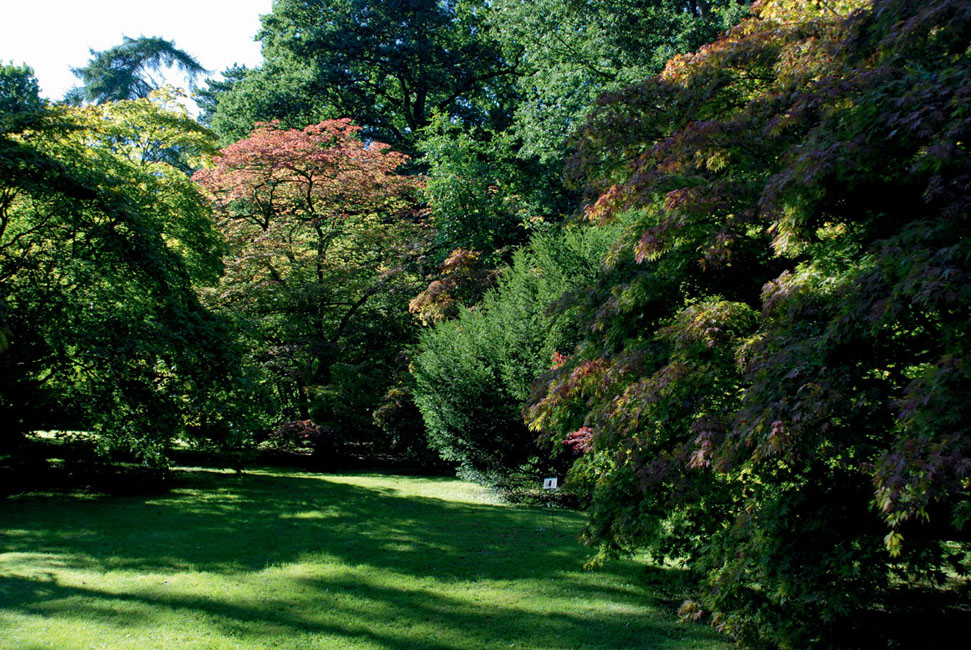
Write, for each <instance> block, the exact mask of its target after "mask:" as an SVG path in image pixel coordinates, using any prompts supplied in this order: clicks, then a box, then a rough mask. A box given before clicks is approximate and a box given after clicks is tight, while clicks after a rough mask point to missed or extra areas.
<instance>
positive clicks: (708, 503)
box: [0, 0, 971, 648]
mask: <svg viewBox="0 0 971 650" xmlns="http://www.w3.org/2000/svg"><path fill="white" fill-rule="evenodd" d="M969 29H971V5H969V3H967V2H964V1H959V0H935V1H934V2H928V3H921V4H920V5H919V6H918V5H916V4H915V3H908V2H905V1H903V0H874V1H873V2H868V1H866V0H830V1H826V2H808V3H806V2H795V1H793V0H763V1H761V2H756V3H753V4H752V5H751V6H750V5H749V3H747V2H741V1H735V0H724V1H716V0H711V1H697V2H687V1H684V0H680V1H679V0H638V1H635V2H630V1H621V0H616V1H615V0H601V1H599V2H594V1H592V0H537V1H535V2H528V3H524V2H519V1H517V0H496V1H493V2H486V1H485V0H449V1H442V0H410V1H403V0H396V1H392V0H384V1H381V2H374V1H371V2H364V1H359V0H344V1H340V2H338V1H337V0H314V1H312V2H306V1H303V2H290V1H289V0H278V2H276V3H274V7H273V11H272V12H271V13H270V14H268V15H266V16H264V17H263V27H262V30H261V32H260V33H259V35H258V38H259V39H260V41H261V42H262V44H263V55H264V61H263V63H262V64H261V65H260V66H258V67H255V68H252V69H247V68H241V67H235V68H232V69H230V70H227V71H226V72H225V73H224V75H223V79H222V80H220V81H210V83H209V84H208V86H207V88H206V89H204V90H202V91H201V92H200V100H199V101H200V105H201V106H202V108H203V112H202V115H201V116H200V118H199V120H198V121H196V120H193V119H191V118H190V117H189V116H188V115H187V114H186V113H185V112H184V110H182V109H179V108H178V105H177V104H176V103H175V99H176V98H175V97H174V96H173V95H172V94H171V92H170V91H165V90H162V91H157V92H154V93H150V92H149V91H151V90H152V88H151V85H152V84H151V83H150V80H149V81H146V79H145V76H144V74H143V73H144V71H145V70H147V69H151V68H152V66H153V65H156V64H158V63H178V64H179V65H181V66H182V67H183V68H184V69H186V70H187V71H189V72H193V71H197V67H198V68H201V66H198V64H197V63H196V62H195V61H194V60H193V59H191V57H188V55H186V54H185V53H182V52H180V51H178V50H175V49H174V46H173V45H172V44H171V43H169V42H167V41H164V40H162V39H126V41H125V43H123V44H122V45H121V46H119V47H118V48H114V49H112V50H107V51H105V52H100V53H92V62H91V63H90V64H89V66H87V67H86V68H81V69H79V70H78V71H77V72H78V76H79V78H80V79H81V81H82V82H83V83H84V85H83V86H82V87H81V88H79V89H78V90H77V91H75V92H73V93H72V94H71V95H70V96H69V97H68V98H67V99H68V101H65V102H61V103H56V104H50V103H48V102H45V101H43V100H41V99H40V98H39V97H38V91H37V85H36V81H34V80H33V78H32V76H31V74H30V71H29V69H27V68H25V67H15V66H6V67H3V68H2V74H0V108H2V112H0V115H2V116H3V118H2V119H3V121H2V129H0V154H2V155H0V166H2V168H3V173H2V174H0V183H2V185H0V326H2V328H0V332H2V335H0V350H2V352H0V410H2V411H3V413H0V418H3V419H4V421H7V422H11V423H14V425H13V426H12V427H11V428H9V429H8V430H7V432H5V434H4V439H3V445H4V448H5V449H6V450H7V455H6V457H5V460H4V462H5V463H8V464H9V463H15V462H16V459H17V458H18V454H20V455H22V453H23V452H22V450H23V445H24V444H25V443H24V440H26V438H25V436H26V434H28V433H30V432H34V431H38V430H63V431H74V430H83V431H86V432H93V436H91V438H90V439H91V440H93V441H94V442H93V444H94V445H95V449H96V452H97V453H96V458H97V459H100V461H99V462H109V461H119V460H121V461H126V462H137V463H141V464H143V465H148V466H154V467H165V466H166V465H167V464H168V463H169V462H170V458H171V452H172V449H173V448H174V447H175V446H177V445H190V446H197V447H201V448H207V449H213V450H216V451H217V452H218V453H220V454H223V455H228V456H229V457H232V458H234V459H235V460H234V462H238V460H239V458H240V455H241V454H242V453H244V451H245V450H247V449H253V448H255V447H258V446H267V445H270V446H272V445H276V446H291V447H294V446H295V447H311V448H314V447H315V448H316V449H317V452H318V453H319V454H321V455H339V454H341V453H350V452H352V451H353V453H357V454H365V455H368V454H370V455H372V456H373V455H380V454H395V455H398V456H402V457H407V458H410V459H411V460H412V461H413V462H416V463H429V462H440V460H441V459H444V460H445V461H447V462H448V463H450V464H451V465H452V466H454V467H456V468H458V470H459V471H460V472H462V473H463V474H464V475H466V476H468V477H471V478H475V479H476V480H479V481H483V482H486V483H488V484H491V485H493V486H496V487H497V488H499V489H501V490H504V491H505V493H506V494H507V495H509V496H510V497H513V496H515V495H516V494H518V493H520V492H521V490H522V488H523V486H528V485H532V484H534V483H535V482H536V480H537V478H539V477H542V476H546V475H559V476H562V477H565V479H566V487H567V490H568V491H569V493H570V494H572V495H573V497H574V498H575V499H576V502H577V503H578V504H579V505H580V506H581V507H583V508H584V509H585V510H586V512H587V514H588V523H587V526H586V528H585V531H584V534H583V539H584V541H585V542H586V543H588V544H590V545H591V546H593V547H594V548H596V549H597V558H599V559H607V558H609V557H610V556H612V555H615V554H618V553H630V552H634V551H638V550H646V551H648V552H650V553H651V554H652V555H653V556H655V557H656V558H658V559H669V560H672V561H678V562H683V563H684V564H685V565H686V566H687V567H688V570H689V572H690V574H691V575H692V577H693V585H694V586H693V593H694V596H693V597H692V598H691V599H689V600H687V601H685V602H684V603H683V605H682V606H681V614H682V616H683V617H684V618H686V619H691V620H704V621H708V622H710V623H712V624H713V625H715V626H716V627H717V628H718V629H720V630H721V631H722V632H724V633H725V634H727V635H729V636H730V637H732V638H733V639H735V640H736V641H738V643H739V644H741V645H745V646H748V647H783V648H804V647H840V648H846V647H857V646H865V645H866V643H867V641H866V639H865V638H864V635H865V632H864V630H865V626H863V625H862V624H861V620H862V619H864V618H866V616H865V614H866V613H867V612H872V611H874V610H879V609H883V608H886V607H889V605H887V603H889V602H891V599H892V596H893V594H895V593H897V592H898V591H899V590H901V589H907V588H908V587H909V586H914V585H925V586H926V585H935V586H937V587H938V588H951V587H953V585H954V584H956V582H960V581H963V580H966V578H967V575H968V561H967V551H968V546H967V544H968V536H967V527H966V525H965V524H966V522H967V521H968V519H971V505H969V504H971V500H969V489H971V484H969V480H971V479H969V468H971V462H969V460H968V458H969V455H971V454H969V439H968V434H967V423H968V421H969V418H968V413H967V409H968V407H967V404H966V400H965V399H964V398H963V395H964V394H965V393H966V392H967V389H968V388H969V387H971V380H969V378H971V374H969V370H968V361H969V350H968V340H967V339H968V329H967V327H968V326H967V323H968V322H969V316H971V314H969V309H968V306H969V304H971V301H969V299H971V295H969V292H968V286H969V285H968V283H967V272H968V266H969V260H971V253H969V250H968V246H969V244H968V242H969V241H971V240H969V237H968V235H969V234H971V233H969V228H968V223H967V219H968V216H967V215H968V198H967V197H968V196H969V192H968V190H969V189H971V187H969V186H971V169H969V164H971V163H969V157H968V153H967V142H968V129H969V124H971V118H969V116H968V110H967V108H966V105H967V103H968V102H967V97H968V92H969V88H971V81H969V80H971V73H969V66H968V63H969V60H968V50H967V42H968V33H969ZM194 66H196V67H194ZM119 71H120V72H119ZM117 74H120V75H121V76H120V77H118V78H113V77H112V76H111V75H117ZM88 435H90V434H88ZM18 450H20V451H18ZM907 593H912V592H907ZM914 593H915V592H914Z"/></svg>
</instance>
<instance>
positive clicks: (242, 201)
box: [195, 119, 421, 428]
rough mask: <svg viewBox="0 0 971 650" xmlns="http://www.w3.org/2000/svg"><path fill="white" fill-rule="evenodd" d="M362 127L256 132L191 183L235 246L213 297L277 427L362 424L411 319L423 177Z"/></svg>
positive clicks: (345, 123)
mask: <svg viewBox="0 0 971 650" xmlns="http://www.w3.org/2000/svg"><path fill="white" fill-rule="evenodd" d="M360 130H361V129H360V128H359V127H357V126H354V125H352V124H351V123H350V121H349V120H346V119H344V120H329V121H325V122H321V123H319V124H315V125H312V126H308V127H306V128H304V129H286V128H282V127H280V126H279V125H278V124H275V123H271V124H258V125H257V126H256V128H255V129H254V130H253V132H252V133H251V135H250V136H249V137H248V138H246V139H244V140H241V141H239V142H237V143H235V144H233V145H230V146H228V147H226V148H224V149H222V150H221V151H220V152H219V154H218V155H217V156H216V157H215V159H214V162H213V165H212V166H211V168H209V169H204V170H201V171H199V172H197V173H196V175H195V179H196V181H198V183H199V184H200V185H201V186H202V187H203V188H205V189H206V191H207V192H208V193H209V194H210V195H211V196H212V199H213V204H214V206H215V209H216V212H217V219H218V226H219V228H220V230H221V231H222V233H223V235H224V237H225V238H226V243H227V246H228V248H229V252H228V255H227V257H226V273H225V275H224V276H223V278H222V280H221V282H220V285H219V287H218V290H217V292H215V293H214V294H213V295H212V296H210V301H211V303H212V304H213V305H215V306H218V308H219V309H220V310H223V311H226V312H227V313H231V314H234V315H236V316H237V318H238V322H239V323H240V325H241V326H242V327H243V328H244V329H245V330H246V331H247V334H246V336H247V339H248V342H249V343H248V345H249V354H250V361H251V362H252V363H253V364H255V366H256V367H258V368H259V370H260V373H261V374H260V376H261V377H262V382H263V384H264V386H265V387H266V388H267V389H268V390H269V391H270V392H271V393H272V395H273V397H274V399H275V400H276V401H275V403H276V406H275V407H274V408H273V411H275V412H272V411H271V413H269V414H268V416H267V417H269V418H271V419H273V418H277V419H279V418H281V417H282V418H283V419H297V418H299V419H301V420H306V419H308V418H313V419H315V420H316V421H317V422H318V423H319V424H321V425H335V424H336V423H338V421H341V420H342V418H343V421H341V422H340V423H342V424H344V425H346V426H345V427H342V428H350V427H351V423H348V422H347V421H346V418H348V417H350V418H352V419H353V418H357V420H356V421H355V422H354V423H353V424H354V427H355V428H360V427H361V426H364V427H365V428H367V427H368V426H370V415H367V410H368V409H369V408H372V407H373V403H372V402H373V401H374V400H376V399H377V398H378V397H379V396H380V393H379V390H376V389H380V388H381V387H382V385H384V384H383V382H384V383H386V382H387V377H385V376H384V375H385V373H386V371H385V370H384V368H386V367H387V366H389V365H391V364H390V359H389V357H390V358H391V359H393V356H394V354H396V353H397V351H398V349H397V342H398V341H399V340H400V338H401V337H402V336H403V334H402V332H401V330H402V328H404V327H407V324H408V323H407V321H408V314H407V299H408V298H409V297H410V296H411V295H413V293H414V291H415V285H414V278H413V277H412V275H411V274H410V264H411V262H412V258H414V257H415V256H416V253H415V249H414V248H413V247H414V245H415V242H416V239H415V238H416V237H417V232H418V224H417V222H418V214H417V213H416V211H415V209H414V208H415V205H416V195H417V191H418V189H419V181H418V179H416V178H414V177H409V176H405V175H402V174H400V173H398V171H397V170H398V168H400V167H401V166H402V165H403V164H404V163H405V162H406V161H407V157H406V156H404V155H403V154H400V153H397V152H394V151H391V150H390V149H389V147H388V146H387V145H385V144H382V143H380V142H374V141H371V142H367V143H365V142H364V141H362V140H361V139H360V137H359V132H360ZM418 250H421V247H418ZM362 422H363V423H364V424H363V425H362V424H361V423H362ZM271 424H273V423H272V422H271ZM276 424H279V422H278V421H277V422H276Z"/></svg>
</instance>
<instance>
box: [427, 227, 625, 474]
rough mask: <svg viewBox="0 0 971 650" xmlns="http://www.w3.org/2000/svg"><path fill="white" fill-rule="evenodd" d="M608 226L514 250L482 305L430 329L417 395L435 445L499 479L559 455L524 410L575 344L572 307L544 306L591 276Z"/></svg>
mask: <svg viewBox="0 0 971 650" xmlns="http://www.w3.org/2000/svg"><path fill="white" fill-rule="evenodd" d="M610 235H611V232H610V231H609V230H603V231H598V230H589V229H570V230H566V231H564V232H562V233H559V232H557V233H550V234H539V235H537V236H535V237H534V238H533V239H532V241H531V242H530V244H529V245H528V246H526V247H524V248H523V249H520V250H519V251H517V252H516V254H515V255H514V256H513V263H512V265H511V267H509V268H506V269H504V270H503V271H502V273H501V274H500V277H499V280H498V285H497V287H496V288H494V289H492V290H490V291H489V292H487V293H486V294H485V296H484V298H483V300H482V302H481V304H480V305H478V306H476V307H475V308H474V309H473V310H468V309H467V310H464V311H462V312H461V313H460V315H459V316H458V318H456V319H454V320H450V321H445V322H442V323H439V324H438V325H437V326H435V327H433V328H430V329H428V330H425V331H424V332H423V333H422V335H421V339H420V343H419V349H420V352H419V354H418V355H417V356H416V358H415V360H414V368H413V372H414V375H415V382H416V387H415V402H416V403H417V405H418V408H419V409H420V410H421V413H422V416H423V417H424V420H425V425H426V427H427V428H428V437H429V441H430V443H431V445H432V446H433V447H434V448H435V449H437V450H438V452H439V453H440V454H441V455H442V457H443V458H445V459H446V460H450V461H454V462H458V463H460V464H461V465H462V467H463V469H464V470H465V471H466V472H468V473H474V474H477V475H479V476H480V477H482V478H484V479H485V480H487V481H491V482H493V483H496V482H501V481H502V480H504V478H506V477H508V476H509V475H510V474H512V473H514V472H516V471H518V470H520V469H522V468H523V467H525V466H530V467H531V469H532V470H534V471H535V470H538V469H548V468H549V467H550V463H551V462H552V460H553V459H554V458H555V457H557V456H558V455H559V454H558V453H557V452H553V453H550V452H549V451H548V450H547V449H544V448H543V447H542V446H541V445H538V444H537V443H536V441H535V436H534V435H532V434H530V433H529V431H527V429H526V427H525V425H524V424H523V420H522V415H521V408H522V406H523V404H524V403H525V401H526V398H527V396H528V395H529V390H530V386H531V384H532V382H533V381H534V380H535V379H536V378H537V377H539V376H540V375H542V374H543V373H544V372H545V371H547V370H548V369H549V365H550V359H551V358H552V357H553V355H554V353H556V352H557V351H558V350H560V349H568V348H570V347H572V346H573V344H574V342H575V341H576V338H577V337H578V334H579V333H578V331H577V328H576V325H575V322H574V320H573V315H574V314H573V312H569V311H568V312H565V313H562V314H558V315H556V316H551V315H549V314H547V307H548V306H549V305H550V304H551V303H553V302H554V301H557V300H559V299H560V298H561V297H562V296H563V294H564V293H565V292H569V291H571V290H578V289H581V288H583V287H584V286H585V285H586V284H587V283H589V282H591V280H592V278H593V276H594V275H595V274H596V272H597V270H598V269H599V265H600V260H601V259H602V257H603V255H604V253H605V252H606V247H607V243H608V241H609V238H610Z"/></svg>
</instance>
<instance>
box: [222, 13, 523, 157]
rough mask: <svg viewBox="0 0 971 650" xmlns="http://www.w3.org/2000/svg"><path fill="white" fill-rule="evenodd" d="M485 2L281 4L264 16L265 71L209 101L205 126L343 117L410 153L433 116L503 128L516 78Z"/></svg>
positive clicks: (225, 131) (236, 133)
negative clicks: (211, 111) (211, 108)
mask: <svg viewBox="0 0 971 650" xmlns="http://www.w3.org/2000/svg"><path fill="white" fill-rule="evenodd" d="M488 5H489V3H488V2H485V1H484V0H449V1H447V2H443V1H442V0H408V1H407V2H402V1H400V0H377V1H376V0H310V1H305V0H304V1H296V0H280V1H278V2H275V3H274V5H273V11H272V12H271V13H269V14H267V15H266V16H264V17H263V29H262V31H261V32H260V34H259V39H260V41H261V42H262V43H263V57H264V60H265V62H264V64H263V65H262V66H261V67H260V68H258V69H255V70H249V71H247V73H246V74H245V76H243V78H242V79H241V80H240V81H238V82H237V83H236V84H234V85H233V88H232V89H231V90H229V91H227V92H225V93H223V94H222V95H221V96H220V97H218V99H217V103H218V106H217V109H216V112H215V115H214V116H213V117H212V124H213V127H214V128H215V129H216V130H217V131H218V132H219V133H220V134H221V135H223V136H225V137H232V138H240V137H243V136H245V135H246V134H247V133H248V132H249V130H250V128H252V125H253V123H254V122H256V121H267V120H270V119H279V120H281V122H282V123H283V124H285V125H288V126H298V127H299V126H304V125H306V124H308V123H311V122H316V121H319V120H320V119H325V118H338V117H345V116H352V117H353V119H354V120H355V122H356V123H357V124H359V125H361V126H362V127H363V133H362V135H363V136H364V137H366V138H375V139H378V140H381V141H384V142H389V143H391V144H392V146H394V147H395V148H396V149H398V150H402V151H405V152H408V153H411V152H412V151H413V149H414V143H415V139H416V138H417V136H418V135H419V133H420V131H421V130H422V129H423V128H424V127H425V126H426V125H427V124H428V122H429V120H430V119H431V116H432V114H433V113H434V112H442V113H445V114H448V115H450V116H451V117H453V118H455V119H459V120H462V121H467V122H474V123H477V124H488V123H490V122H491V121H494V120H496V119H502V118H503V114H502V112H501V110H500V111H499V113H498V114H497V113H496V109H497V107H499V108H500V109H501V106H503V104H504V103H505V102H504V97H505V95H507V94H508V92H509V78H510V76H511V75H512V74H513V73H514V72H515V66H514V65H511V64H510V63H509V62H507V61H506V59H505V58H504V57H503V55H502V52H501V51H500V48H499V46H498V44H497V43H496V42H495V39H494V38H493V35H492V34H491V32H490V31H489V29H488V28H487V26H486V24H485V15H486V14H487V13H488V12H489V6H488Z"/></svg>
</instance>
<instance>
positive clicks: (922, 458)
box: [528, 0, 971, 648]
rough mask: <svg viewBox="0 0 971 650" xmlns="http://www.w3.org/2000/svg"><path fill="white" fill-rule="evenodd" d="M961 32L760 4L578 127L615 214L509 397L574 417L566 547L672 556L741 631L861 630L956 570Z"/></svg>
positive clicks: (964, 324) (969, 170)
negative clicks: (574, 313)
mask: <svg viewBox="0 0 971 650" xmlns="http://www.w3.org/2000/svg"><path fill="white" fill-rule="evenodd" d="M969 33H971V5H969V3H968V2H966V1H961V2H959V1H956V0H935V1H933V2H924V3H913V2H905V1H903V0H877V1H875V2H864V1H853V0H834V1H829V2H793V1H790V0H766V1H763V2H760V3H756V6H755V9H754V16H753V17H752V18H751V19H749V20H746V21H744V22H743V23H741V24H740V25H738V26H737V27H735V28H733V29H731V30H730V31H728V32H727V33H726V34H725V35H724V36H723V37H722V38H721V39H719V40H718V41H717V42H715V43H713V44H711V45H709V46H706V47H705V48H702V49H701V50H699V51H698V52H696V53H695V54H692V55H688V56H680V57H676V58H675V59H673V60H672V61H671V62H669V63H668V65H667V67H666V69H665V70H664V72H663V73H662V74H661V75H659V76H657V77H654V78H650V79H647V80H645V81H643V82H641V83H638V84H635V85H632V86H630V87H629V88H627V89H624V90H622V91H618V92H613V93H609V94H606V95H604V96H602V97H601V98H600V99H599V100H598V104H597V106H596V107H595V108H594V110H593V113H592V116H591V118H590V120H589V121H588V122H587V124H586V125H585V127H584V128H583V129H581V131H580V132H579V135H578V138H577V145H578V154H577V156H576V157H575V158H574V160H573V161H572V163H571V166H570V174H571V176H572V178H573V179H574V181H575V182H577V183H578V184H580V185H582V186H583V187H584V188H585V189H586V191H587V192H588V196H589V197H590V202H589V205H588V207H587V211H586V214H587V217H588V218H589V219H590V220H591V221H593V222H594V223H604V222H614V221H617V220H618V219H621V218H622V221H623V223H624V224H625V229H626V230H625V232H626V234H625V235H624V236H623V237H622V238H620V239H619V240H618V242H617V244H616V246H615V249H614V253H613V256H612V260H611V263H610V264H609V266H608V268H607V269H606V270H605V272H604V273H603V274H602V276H601V278H600V280H599V286H598V287H597V289H596V290H595V291H593V292H592V293H590V294H589V295H587V296H586V297H585V298H584V299H583V300H581V301H578V304H580V305H581V306H582V307H583V309H584V310H585V314H586V315H585V317H584V322H585V325H586V327H587V332H588V333H589V334H588V335H587V338H586V341H584V342H583V343H581V344H580V345H579V346H578V347H577V349H576V350H573V351H571V354H570V356H569V360H568V362H567V363H565V364H564V365H563V366H562V367H560V368H558V369H554V370H553V371H552V372H551V374H550V376H549V378H548V381H547V382H546V383H545V385H544V386H543V387H542V389H541V390H539V391H538V392H537V394H536V395H535V397H534V400H533V404H532V407H531V408H530V410H529V413H528V417H529V420H530V422H531V423H532V426H533V427H534V428H535V429H536V430H538V431H542V432H544V434H545V435H547V436H549V437H551V438H553V439H554V440H558V441H561V442H562V441H563V440H564V438H565V437H566V436H567V434H569V433H570V432H573V431H578V430H580V428H581V427H589V431H590V432H591V433H590V435H589V437H588V444H589V446H590V450H589V451H588V452H587V453H586V454H584V455H583V456H581V457H580V459H579V460H578V461H577V464H576V465H575V466H574V470H573V474H574V479H575V481H576V483H577V484H580V485H585V486H590V489H591V490H592V499H593V505H592V508H591V513H590V523H589V526H588V529H587V533H586V537H587V540H588V541H590V542H591V543H593V544H596V545H600V546H601V547H602V548H603V549H604V551H605V552H607V553H610V552H616V551H618V550H630V549H634V548H645V547H646V548H648V549H650V550H651V551H653V552H654V553H656V554H658V555H661V556H664V555H666V556H669V557H679V558H682V559H686V560H688V561H689V563H690V566H691V567H692V568H693V569H694V570H696V571H697V574H698V575H699V577H700V578H701V582H702V584H703V585H704V586H703V588H701V590H700V591H699V597H698V598H697V599H696V600H694V601H691V602H688V603H686V604H685V606H684V608H683V613H684V614H685V615H686V616H689V617H692V618H702V617H706V616H710V617H711V618H710V620H712V621H713V622H714V623H715V624H716V625H717V626H718V627H719V628H720V629H722V630H723V631H725V632H727V633H729V634H730V635H732V636H734V637H735V638H737V639H739V640H740V641H741V642H743V643H744V644H746V645H752V646H758V647H762V646H771V647H784V648H793V647H798V648H806V647H855V646H854V645H853V644H856V643H859V642H860V640H859V638H854V637H853V634H852V630H853V628H854V626H855V625H856V624H858V623H859V620H860V619H859V616H858V615H859V614H861V613H862V612H865V611H872V610H873V609H874V608H876V607H878V603H879V599H880V598H882V597H883V596H885V595H886V594H887V588H888V585H891V584H900V583H895V582H894V580H895V579H904V578H906V579H913V578H915V577H921V578H922V579H926V580H931V581H934V580H937V581H939V582H940V581H943V580H944V575H945V573H944V571H943V569H944V567H946V566H948V563H949V562H950V563H952V566H951V570H953V571H955V572H956V574H957V575H963V576H965V577H966V576H967V575H968V573H969V567H968V564H967V563H966V560H962V559H961V558H962V557H964V556H963V555H962V554H963V553H965V552H966V551H967V539H968V537H967V525H966V524H967V522H968V520H969V519H971V494H969V481H971V438H969V435H968V425H969V422H971V411H969V409H968V401H967V399H966V395H967V394H968V392H969V389H971V372H969V368H971V347H969V339H968V322H969V318H971V290H969V286H971V285H969V283H968V273H969V271H971V268H969V260H971V244H969V242H971V238H969V234H971V224H969V223H968V214H969V198H968V197H969V196H971V192H969V190H971V157H969V155H968V142H969V136H971V134H969V129H971V119H969V111H968V106H969V105H971V102H969V101H968V99H969V95H971V81H969V80H971V65H969V63H971V59H969V57H968V49H967V44H968V34H969ZM571 440H572V438H567V440H566V441H567V442H570V441H571ZM889 634H890V636H891V637H892V636H893V632H889ZM930 645H933V643H930Z"/></svg>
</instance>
